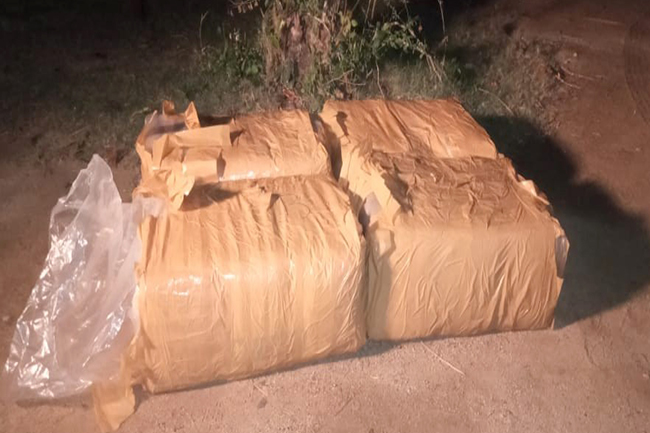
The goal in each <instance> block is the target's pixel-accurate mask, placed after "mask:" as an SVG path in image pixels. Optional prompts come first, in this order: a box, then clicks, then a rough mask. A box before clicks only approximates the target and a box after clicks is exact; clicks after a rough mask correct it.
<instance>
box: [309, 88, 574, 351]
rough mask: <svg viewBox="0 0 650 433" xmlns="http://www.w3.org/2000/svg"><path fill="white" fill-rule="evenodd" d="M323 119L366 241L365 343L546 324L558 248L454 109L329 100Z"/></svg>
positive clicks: (526, 187) (547, 220)
mask: <svg viewBox="0 0 650 433" xmlns="http://www.w3.org/2000/svg"><path fill="white" fill-rule="evenodd" d="M321 119H322V120H323V122H324V129H325V133H324V134H323V135H322V136H323V137H324V138H323V141H325V142H326V143H328V147H329V148H330V149H333V150H334V151H337V150H338V151H339V152H340V158H341V164H340V171H339V170H335V171H338V172H339V176H340V180H341V183H343V184H344V185H346V186H347V187H348V188H349V190H350V192H351V195H352V199H353V205H354V208H355V212H357V214H358V215H359V218H360V220H361V222H362V224H363V226H364V229H365V234H366V238H367V242H368V249H369V256H370V259H369V304H368V321H367V325H368V333H369V337H370V338H372V339H390V340H403V339H411V338H421V337H431V336H443V335H471V334H477V333H484V332H491V331H505V330H517V329H536V328H543V327H548V326H550V325H551V324H552V322H553V317H554V310H555V305H556V303H557V299H558V296H559V293H560V289H561V285H562V269H563V266H564V262H565V260H566V254H567V250H568V241H567V240H566V237H565V236H564V232H563V231H562V229H561V227H560V225H559V223H558V222H557V221H556V220H555V219H554V218H553V217H552V216H551V215H550V212H549V205H548V202H547V201H546V200H545V198H543V196H541V195H539V194H538V193H537V191H536V188H535V186H534V185H533V184H532V182H529V181H525V180H523V179H521V178H519V177H518V176H517V175H516V173H515V171H514V169H513V168H512V165H511V164H510V161H509V160H508V159H507V158H504V157H503V156H500V155H498V154H497V152H496V148H495V146H494V144H493V143H492V141H491V140H490V138H489V136H488V135H487V133H486V132H485V130H484V129H483V128H482V127H480V126H479V125H478V124H477V123H476V122H475V121H474V120H473V119H472V118H471V116H470V115H469V114H468V113H467V112H466V111H465V110H464V109H463V108H462V106H461V105H460V104H459V103H458V102H456V101H453V100H449V101H354V102H328V103H327V104H326V105H325V108H324V109H323V113H322V114H321Z"/></svg>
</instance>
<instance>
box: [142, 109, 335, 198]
mask: <svg viewBox="0 0 650 433" xmlns="http://www.w3.org/2000/svg"><path fill="white" fill-rule="evenodd" d="M192 113H195V110H192ZM193 117H196V116H193ZM186 118H187V115H186ZM154 120H155V119H154ZM150 123H151V122H150ZM158 129H159V128H158ZM153 131H156V128H153V127H151V126H149V125H147V126H145V129H144V130H143V132H142V133H141V134H140V138H139V139H138V143H137V145H136V147H137V149H138V153H139V154H140V157H141V159H142V178H143V187H142V188H141V189H140V190H139V192H141V193H152V192H153V193H156V194H160V195H161V196H162V197H166V198H169V199H170V201H171V202H172V204H174V205H176V204H178V203H179V201H178V199H176V200H174V198H177V197H182V196H183V194H185V195H186V194H187V191H185V190H184V187H186V186H187V185H188V184H189V183H192V184H194V183H195V184H197V185H199V184H208V183H218V182H223V181H233V180H242V179H255V178H265V177H279V176H293V175H310V174H329V173H331V169H330V164H329V155H328V153H327V151H326V149H325V148H324V147H323V145H322V144H320V143H319V142H318V141H317V140H316V137H315V135H314V132H313V129H312V127H311V120H310V118H309V114H308V113H307V112H304V111H299V110H292V111H276V112H264V113H257V114H252V115H244V116H237V117H234V118H233V119H231V121H230V122H229V123H228V124H227V125H216V126H210V127H204V128H200V127H193V128H190V127H189V126H188V127H187V128H184V129H181V130H178V131H175V130H170V131H169V132H166V133H164V134H162V135H160V134H159V135H152V132H153ZM169 172H173V173H174V175H173V176H172V175H170V174H169ZM154 178H159V179H154ZM150 179H154V180H150ZM149 182H152V183H153V185H147V183H149ZM161 186H164V188H161ZM181 201H182V200H181Z"/></svg>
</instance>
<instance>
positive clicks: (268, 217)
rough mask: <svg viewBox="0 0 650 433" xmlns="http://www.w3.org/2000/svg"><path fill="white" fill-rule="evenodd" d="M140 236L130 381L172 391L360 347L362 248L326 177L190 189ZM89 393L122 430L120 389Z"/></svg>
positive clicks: (345, 204) (340, 194)
mask: <svg viewBox="0 0 650 433" xmlns="http://www.w3.org/2000/svg"><path fill="white" fill-rule="evenodd" d="M140 234H141V239H142V244H143V251H142V258H141V261H140V264H139V266H138V268H137V270H136V273H137V279H138V291H137V294H136V304H137V306H138V312H139V331H138V333H137V335H136V337H135V339H134V340H133V342H132V344H131V347H130V349H129V354H128V356H127V359H126V361H125V363H124V366H125V375H128V376H129V377H131V378H132V379H131V381H130V382H131V383H132V384H139V383H141V384H143V385H144V386H145V388H146V389H147V390H148V391H150V392H163V391H169V390H175V389H181V388H186V387H191V386H196V385H199V384H203V383H207V382H212V381H217V380H223V379H234V378H241V377H245V376H250V375H254V374H259V373H262V372H266V371H269V370H276V369H280V368H283V367H287V366H291V365H295V364H299V363H304V362H308V361H312V360H316V359H321V358H324V357H327V356H331V355H335V354H343V353H348V352H354V351H356V350H357V349H358V348H359V347H361V346H362V345H363V344H364V342H365V336H366V332H365V310H364V306H365V301H366V299H365V297H364V291H363V289H364V288H365V284H366V282H365V281H364V280H365V272H366V271H365V246H364V241H363V238H362V237H361V235H360V228H359V225H358V222H357V221H356V218H355V217H354V215H353V214H352V211H351V208H350V204H349V199H348V197H347V195H346V194H345V192H344V191H342V190H341V189H340V188H339V187H338V185H337V184H336V182H335V181H334V180H333V179H331V178H330V177H329V176H311V177H299V176H295V177H283V178H275V179H271V178H269V179H261V180H255V181H239V182H226V183H222V184H220V185H218V188H217V186H203V187H197V188H195V189H194V190H193V191H192V193H191V194H190V195H189V196H188V197H187V198H186V199H185V201H184V202H183V205H182V209H181V210H179V211H174V210H170V211H169V212H168V213H167V214H165V215H163V216H161V217H159V218H149V219H147V220H145V222H144V223H143V224H142V225H141V229H140ZM118 388H119V384H118ZM95 394H96V395H95V399H96V400H95V401H96V402H97V404H98V407H99V414H100V415H101V416H100V417H99V419H103V420H105V421H104V425H105V426H106V428H114V426H115V425H119V422H121V421H122V419H114V418H112V419H111V414H114V413H116V414H118V418H120V417H121V418H123V417H124V416H123V413H124V412H123V407H125V406H128V400H127V399H126V398H123V397H120V398H119V399H118V401H115V398H114V396H115V395H117V396H121V395H122V394H123V393H122V392H121V391H120V390H119V389H117V390H116V389H115V387H111V386H110V385H106V386H103V387H96V393H95ZM120 401H122V402H124V404H120ZM103 403H105V407H106V411H103V409H102V404H103ZM106 420H108V422H106Z"/></svg>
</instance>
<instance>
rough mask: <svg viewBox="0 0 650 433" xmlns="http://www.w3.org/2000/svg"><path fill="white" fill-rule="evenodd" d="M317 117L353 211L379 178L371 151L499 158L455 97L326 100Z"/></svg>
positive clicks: (488, 138) (429, 156)
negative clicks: (349, 193) (401, 99)
mask: <svg viewBox="0 0 650 433" xmlns="http://www.w3.org/2000/svg"><path fill="white" fill-rule="evenodd" d="M320 119H321V121H322V122H323V128H322V129H321V133H320V134H319V138H320V140H321V141H322V142H323V143H324V144H325V145H326V146H327V147H328V150H329V152H330V154H331V155H332V167H333V172H334V175H335V176H336V177H337V178H339V179H341V181H342V183H343V184H344V185H345V186H347V187H348V188H349V190H350V192H351V193H352V205H353V207H354V209H355V211H356V212H357V213H359V212H360V211H361V210H362V206H363V204H364V201H365V199H366V197H368V196H369V195H370V194H372V193H377V191H375V190H374V189H373V185H375V184H376V183H377V177H378V176H379V178H381V174H380V173H378V172H376V171H375V169H374V168H373V167H372V165H369V163H368V161H369V158H370V156H371V155H372V153H373V152H382V153H386V154H388V155H401V154H409V155H417V156H419V157H421V158H427V159H428V158H458V157H468V156H480V157H484V158H496V157H497V151H496V147H495V146H494V143H493V142H492V140H491V139H490V137H489V135H488V134H487V132H485V130H484V129H483V128H482V127H481V126H480V125H479V124H478V123H476V121H475V120H474V119H473V118H472V116H470V115H469V113H468V112H467V111H465V109H464V108H463V106H462V105H461V104H460V102H458V101H457V100H455V99H440V100H417V101H387V100H366V101H327V102H326V103H325V106H324V107H323V111H322V112H321V113H320ZM362 218H363V216H362Z"/></svg>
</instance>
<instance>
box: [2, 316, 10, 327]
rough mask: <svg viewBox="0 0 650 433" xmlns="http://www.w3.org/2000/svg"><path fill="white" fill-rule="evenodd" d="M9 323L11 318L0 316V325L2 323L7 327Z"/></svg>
mask: <svg viewBox="0 0 650 433" xmlns="http://www.w3.org/2000/svg"><path fill="white" fill-rule="evenodd" d="M10 321H11V316H9V315H8V314H6V315H4V316H2V323H4V324H5V325H8V324H9V322H10Z"/></svg>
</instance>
